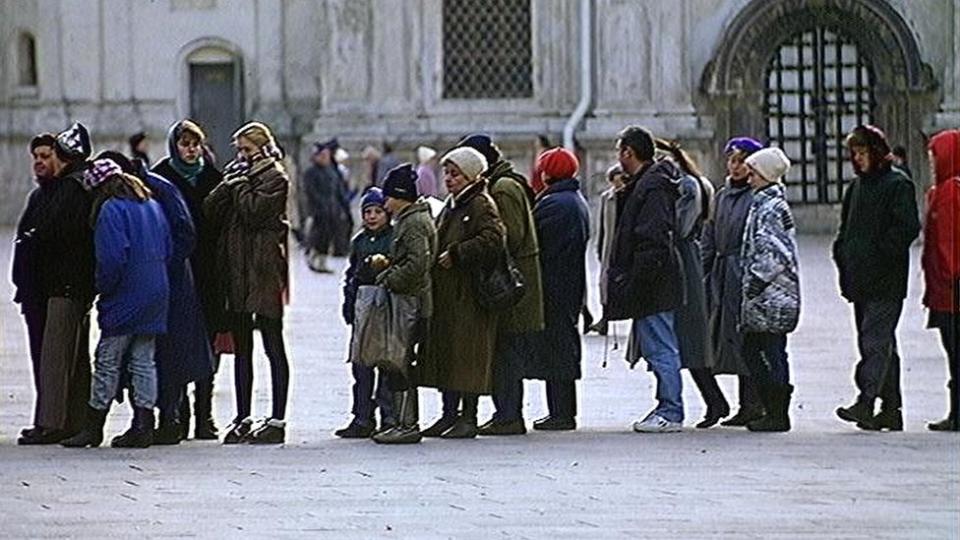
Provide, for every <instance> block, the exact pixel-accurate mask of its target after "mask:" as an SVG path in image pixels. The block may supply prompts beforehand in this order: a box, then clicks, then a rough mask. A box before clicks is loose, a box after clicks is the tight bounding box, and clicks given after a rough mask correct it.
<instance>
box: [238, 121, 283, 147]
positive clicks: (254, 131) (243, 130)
mask: <svg viewBox="0 0 960 540" xmlns="http://www.w3.org/2000/svg"><path fill="white" fill-rule="evenodd" d="M232 137H233V140H237V139H239V138H240V137H243V138H244V139H247V140H249V141H250V142H252V143H253V144H255V145H256V146H257V148H263V147H264V146H277V141H276V139H274V138H273V133H272V132H271V131H270V128H268V127H267V125H266V124H264V123H261V122H247V123H246V124H244V125H242V126H240V129H238V130H236V131H234V132H233V135H232Z"/></svg>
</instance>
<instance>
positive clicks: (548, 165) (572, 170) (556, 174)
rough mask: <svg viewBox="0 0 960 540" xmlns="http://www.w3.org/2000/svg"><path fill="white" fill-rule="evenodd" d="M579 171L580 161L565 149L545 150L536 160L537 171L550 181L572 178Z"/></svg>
mask: <svg viewBox="0 0 960 540" xmlns="http://www.w3.org/2000/svg"><path fill="white" fill-rule="evenodd" d="M579 169H580V161H579V160H578V159H577V156H576V154H574V153H573V152H571V151H569V150H567V149H566V148H551V149H550V150H545V151H544V152H542V153H541V154H540V157H538V158H537V170H539V171H540V172H542V173H543V174H545V175H547V176H548V177H550V179H552V180H562V179H564V178H573V177H574V176H576V175H577V171H578V170H579Z"/></svg>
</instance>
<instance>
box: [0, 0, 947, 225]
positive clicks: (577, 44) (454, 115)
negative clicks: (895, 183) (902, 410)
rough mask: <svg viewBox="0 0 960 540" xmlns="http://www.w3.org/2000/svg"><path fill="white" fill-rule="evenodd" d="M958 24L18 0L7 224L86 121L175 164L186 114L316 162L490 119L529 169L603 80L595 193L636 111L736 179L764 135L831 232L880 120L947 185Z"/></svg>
mask: <svg viewBox="0 0 960 540" xmlns="http://www.w3.org/2000/svg"><path fill="white" fill-rule="evenodd" d="M582 1H586V2H588V6H587V7H588V8H589V10H590V17H589V20H588V21H586V24H587V27H586V29H587V30H588V32H587V34H586V36H585V37H586V38H587V39H586V40H581V39H580V35H581V30H582V28H581V23H582V21H581V16H580V14H581V8H582V6H581V2H582ZM958 30H960V2H958V1H957V0H677V1H673V2H663V1H660V0H153V1H150V2H145V1H141V0H2V1H0V41H2V43H3V44H4V48H3V50H4V54H3V57H2V59H0V62H2V63H0V67H2V69H0V220H2V221H4V222H8V223H9V222H11V221H13V220H15V219H16V216H17V214H18V212H19V209H20V207H21V205H22V201H23V198H24V196H25V194H26V193H27V191H28V190H29V189H30V187H31V179H30V173H29V171H30V164H29V159H28V155H27V146H26V145H27V141H28V140H29V138H30V137H31V136H32V135H33V134H35V133H38V132H42V131H56V130H59V129H62V128H64V127H66V126H67V125H68V124H69V123H70V122H72V121H75V120H79V121H83V122H85V123H86V124H87V125H88V126H89V127H90V128H91V131H92V133H93V137H94V144H95V146H96V147H98V148H108V147H113V148H122V147H123V141H125V140H126V137H127V136H128V135H129V134H131V133H133V132H136V131H140V130H144V131H146V132H147V133H149V134H150V135H151V137H152V139H153V141H154V145H153V148H152V154H153V157H154V158H157V157H161V154H163V153H165V149H164V143H163V141H164V134H165V131H166V129H167V127H168V126H169V125H170V124H171V123H172V122H174V121H175V120H177V119H179V118H182V117H188V116H190V117H194V118H196V119H198V120H199V121H200V122H201V123H202V124H204V125H205V126H206V127H207V128H208V130H209V131H210V133H211V136H212V139H213V143H214V148H215V149H216V150H217V152H218V153H220V154H221V155H223V154H227V153H229V152H230V150H229V146H228V142H229V134H230V132H231V131H232V129H233V128H235V127H237V126H238V125H239V124H240V123H241V122H243V121H244V120H247V119H258V120H262V121H265V122H267V123H269V124H270V125H271V126H273V127H274V128H275V129H276V131H277V133H278V135H279V136H280V138H281V139H282V141H283V142H284V144H285V145H286V147H287V148H288V150H290V153H291V156H292V157H293V158H294V160H295V161H296V162H298V163H304V162H305V161H306V159H307V157H306V154H307V153H306V149H307V148H308V147H309V144H310V143H312V142H313V141H315V140H318V139H326V138H329V137H333V136H337V137H339V139H340V141H341V143H342V144H343V145H344V146H345V147H346V148H347V149H348V150H349V151H350V152H351V153H352V154H353V155H354V156H359V154H360V152H359V150H360V149H361V148H362V147H364V146H366V145H367V144H376V143H378V142H383V141H385V142H389V143H391V144H393V145H394V146H395V147H397V149H398V151H399V152H400V153H401V154H402V155H403V156H404V157H409V158H411V159H412V154H411V153H410V152H409V151H410V150H411V149H412V148H415V147H416V146H417V145H420V144H427V145H431V146H434V147H437V148H439V149H443V148H445V147H447V146H449V145H450V144H451V143H453V142H454V141H455V140H457V139H458V138H459V137H461V136H462V135H464V134H466V133H469V132H474V131H485V132H489V133H491V134H493V135H494V136H495V137H496V138H497V140H498V141H500V143H501V146H502V147H503V148H504V150H505V151H506V153H507V154H508V155H509V156H510V157H511V158H512V159H513V160H514V161H515V162H516V164H517V165H518V169H520V170H523V171H527V170H528V168H529V162H530V160H531V159H532V141H533V138H534V137H535V136H536V135H537V134H547V135H549V136H550V138H551V139H552V140H553V141H554V142H558V141H559V138H560V133H561V132H562V130H563V127H564V125H565V124H566V123H567V122H568V119H569V117H570V116H571V114H572V112H573V111H574V109H575V108H576V107H577V105H578V103H579V102H580V101H581V98H582V97H583V95H584V93H588V95H589V99H588V100H587V101H586V103H587V108H586V114H585V117H584V118H583V120H582V121H581V122H579V123H578V124H577V129H576V138H577V142H578V144H579V145H580V147H581V152H582V155H583V156H584V157H585V166H586V169H587V172H588V173H589V174H588V175H587V177H588V178H589V179H590V181H591V183H592V186H591V190H596V189H598V188H599V187H602V186H601V185H600V184H601V183H602V181H600V180H597V173H598V172H600V171H602V170H604V169H605V168H606V167H607V166H608V165H609V164H610V162H611V161H612V159H613V158H614V155H613V152H612V147H613V144H614V137H615V135H616V133H617V131H618V130H619V129H620V128H622V127H623V126H625V125H628V124H640V125H644V126H646V127H648V128H650V129H651V130H652V131H654V132H655V133H656V134H658V135H661V136H664V137H666V138H671V139H676V140H679V141H681V143H682V144H683V145H684V146H686V147H687V148H689V149H690V150H691V151H692V153H693V154H694V155H695V157H697V158H699V160H700V161H701V165H703V168H704V169H705V170H706V171H707V172H708V174H709V175H710V177H711V178H712V179H713V181H714V182H717V183H719V182H721V181H722V178H723V163H722V156H720V155H719V154H720V148H721V147H722V144H723V142H724V141H725V140H726V139H727V138H729V137H730V136H734V135H752V136H755V137H757V138H759V139H764V140H768V141H771V142H772V143H773V144H777V145H778V146H781V147H782V148H784V150H785V151H786V152H787V154H788V155H789V156H790V157H791V159H793V160H794V161H795V162H796V163H797V166H796V167H795V168H794V170H793V171H792V172H791V175H790V176H789V177H788V179H787V180H788V192H789V197H790V200H791V201H793V202H794V203H795V208H796V209H797V213H798V214H800V216H801V221H802V222H803V223H804V224H805V228H807V229H808V230H816V229H818V228H823V229H831V228H832V227H833V224H834V223H833V221H831V219H826V218H827V217H828V216H835V214H836V206H837V202H838V201H839V197H840V194H841V193H842V189H843V186H844V183H845V182H846V181H848V180H849V178H850V175H851V174H852V171H850V169H849V166H848V165H846V164H845V160H844V157H845V156H844V152H843V149H842V137H843V134H844V133H846V132H847V131H849V129H851V128H852V127H853V126H854V125H856V124H858V123H861V122H873V123H875V124H878V125H880V126H881V127H883V128H884V129H885V130H886V131H887V133H888V135H889V137H890V139H891V141H892V142H893V143H895V144H903V145H905V146H906V147H907V148H908V150H909V155H910V157H911V161H912V163H914V166H913V169H914V171H916V174H917V178H916V180H917V183H918V184H919V185H921V186H923V185H925V184H926V182H927V181H928V180H927V178H926V174H925V172H924V171H926V167H925V165H923V161H924V160H925V152H924V139H923V138H924V136H925V134H930V133H932V132H933V131H935V130H937V129H942V128H946V127H957V126H960V81H958V79H960V67H958V64H960V31H958ZM584 55H588V56H589V60H590V62H589V70H588V72H587V77H586V79H584V77H582V74H583V73H582V69H583V67H584V64H585V63H584V62H582V60H583V59H584ZM582 80H586V81H589V85H584V84H582V83H581V81H582Z"/></svg>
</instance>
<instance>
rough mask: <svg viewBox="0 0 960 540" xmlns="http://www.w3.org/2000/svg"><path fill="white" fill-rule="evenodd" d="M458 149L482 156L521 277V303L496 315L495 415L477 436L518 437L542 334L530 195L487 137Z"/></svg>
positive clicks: (470, 138) (470, 139)
mask: <svg viewBox="0 0 960 540" xmlns="http://www.w3.org/2000/svg"><path fill="white" fill-rule="evenodd" d="M460 144H461V146H463V147H466V148H473V149H474V150H476V151H477V152H480V153H481V154H483V157H484V159H486V161H487V169H486V170H485V171H484V172H483V175H482V177H483V179H484V180H485V181H486V185H487V191H488V192H489V193H490V197H491V198H492V199H493V202H494V203H495V204H496V205H497V213H498V214H499V215H500V220H501V221H502V222H503V225H504V227H506V233H507V251H508V252H509V253H510V256H511V257H512V258H513V261H514V263H515V264H516V265H517V268H518V269H519V270H520V273H521V274H522V275H523V283H524V292H523V297H522V298H520V301H519V302H517V304H516V305H514V306H512V307H510V308H508V309H506V310H504V311H503V312H501V313H499V319H498V328H497V346H496V353H495V354H496V359H495V361H494V367H493V369H494V383H493V403H494V407H495V411H494V413H493V417H492V418H491V419H490V421H488V422H485V423H484V424H483V425H482V426H480V434H481V435H521V434H523V433H526V431H527V428H526V426H525V425H524V421H523V376H524V368H525V365H526V363H527V362H528V361H529V359H530V357H531V355H532V354H533V350H532V349H533V348H534V345H533V339H534V336H535V333H536V332H539V331H540V330H542V329H543V289H542V285H541V277H540V247H539V244H538V242H537V230H536V226H535V224H534V220H533V213H532V200H533V199H532V192H531V191H530V188H529V187H528V186H527V179H526V178H524V177H523V176H522V175H520V174H518V173H517V172H515V171H514V169H513V165H511V164H510V162H508V161H506V160H504V159H503V154H502V153H501V152H500V149H499V148H497V146H496V144H494V142H493V140H492V139H491V138H490V137H489V136H488V135H484V134H475V135H470V136H468V137H466V138H465V139H463V140H462V141H460ZM534 425H535V426H536V425H537V424H536V423H535V424H534Z"/></svg>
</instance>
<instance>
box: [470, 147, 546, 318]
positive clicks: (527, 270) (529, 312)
mask: <svg viewBox="0 0 960 540" xmlns="http://www.w3.org/2000/svg"><path fill="white" fill-rule="evenodd" d="M484 177H485V178H487V182H488V183H489V184H490V188H489V190H490V196H491V197H493V201H494V202H495V203H496V204H497V210H498V211H499V212H500V219H501V220H503V224H504V226H505V227H506V228H507V249H508V250H509V251H510V255H511V256H513V259H514V261H515V262H516V264H517V268H519V269H520V273H522V274H523V282H524V286H525V288H524V293H523V298H521V299H520V302H519V303H518V304H517V305H516V306H514V307H512V308H510V309H509V310H508V311H506V312H504V313H502V314H501V315H500V329H501V330H502V331H504V332H506V333H510V334H519V333H526V332H536V331H539V330H543V285H542V282H541V281H542V280H541V276H540V245H539V242H538V241H537V229H536V227H535V225H534V223H533V210H532V209H531V205H530V199H529V198H528V197H527V193H526V190H525V189H524V186H523V185H521V183H520V182H523V181H524V180H523V177H521V176H520V175H518V174H517V173H515V172H514V171H513V167H512V166H511V165H510V163H508V162H506V161H499V162H497V163H495V164H494V166H493V167H492V168H491V169H490V170H489V171H487V172H486V173H485V174H484Z"/></svg>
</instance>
